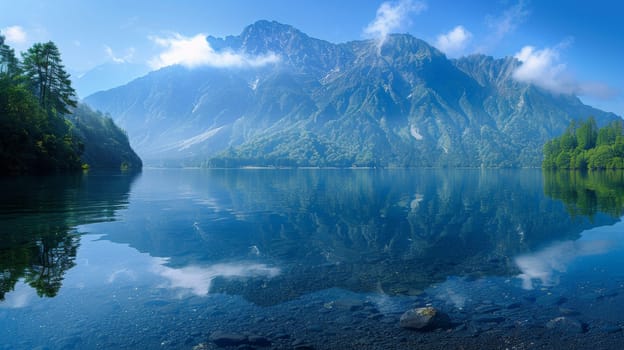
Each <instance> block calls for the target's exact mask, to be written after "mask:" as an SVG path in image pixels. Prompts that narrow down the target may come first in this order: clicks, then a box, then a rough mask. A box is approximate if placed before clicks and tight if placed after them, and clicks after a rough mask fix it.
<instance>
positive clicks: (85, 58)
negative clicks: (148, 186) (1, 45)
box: [0, 0, 624, 116]
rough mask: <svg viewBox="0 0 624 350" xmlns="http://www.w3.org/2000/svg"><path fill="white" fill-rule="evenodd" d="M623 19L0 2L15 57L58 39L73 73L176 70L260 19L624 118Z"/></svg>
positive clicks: (544, 12) (579, 6)
mask: <svg viewBox="0 0 624 350" xmlns="http://www.w3.org/2000/svg"><path fill="white" fill-rule="evenodd" d="M622 13H624V5H620V4H619V2H618V1H613V0H594V1H575V0H568V1H563V0H549V1H537V0H533V1H530V0H500V1H496V0H490V1H486V0H471V1H469V0H465V1H463V0H421V1H419V0H398V1H388V2H383V1H367V0H341V1H335V0H332V1H330V0H315V1H302V0H262V1H261V0H227V1H226V0H210V1H199V0H198V1H192V0H187V1H173V0H167V1H164V0H163V1H158V0H150V1H127V0H126V1H121V0H107V1H96V0H55V1H46V0H20V1H15V0H0V31H1V32H2V34H4V35H5V36H6V37H7V39H9V40H8V41H9V44H10V45H11V46H12V47H14V48H15V49H16V50H17V51H18V52H19V51H24V50H26V49H27V48H28V47H29V46H30V45H32V44H33V43H34V42H41V41H47V40H52V41H54V42H55V43H56V44H57V45H58V46H59V48H60V49H61V53H62V55H63V60H64V63H65V65H66V67H67V68H68V70H69V71H70V72H71V73H72V75H73V76H79V75H81V74H83V73H85V72H87V71H89V70H91V69H93V68H95V67H97V66H99V65H101V64H104V63H117V64H123V63H134V64H140V65H144V66H145V69H146V70H149V69H155V68H156V67H160V66H163V65H166V64H168V63H172V62H173V63H175V62H176V59H179V58H177V57H178V56H176V55H183V54H185V52H186V53H188V51H184V52H173V51H175V50H176V48H179V47H180V45H177V44H179V43H180V42H181V43H184V44H185V45H186V46H184V47H186V48H187V49H188V48H192V47H193V46H192V45H193V42H192V41H191V39H192V38H194V37H196V36H197V35H199V34H202V35H213V36H217V37H222V36H226V35H238V34H239V33H240V32H241V31H242V30H243V28H244V27H245V26H246V25H249V24H251V23H253V22H255V21H257V20H260V19H268V20H276V21H278V22H282V23H286V24H290V25H293V26H295V27H296V28H298V29H300V30H301V31H303V32H304V33H306V34H308V35H310V36H312V37H316V38H319V39H324V40H327V41H330V42H334V43H340V42H345V41H350V40H361V39H367V38H374V37H379V36H383V35H384V34H385V33H386V32H388V33H393V32H399V33H410V34H412V35H414V36H416V37H418V38H421V39H423V40H426V41H427V42H429V43H430V44H432V45H434V46H436V47H438V48H439V49H441V50H442V51H444V52H445V53H446V54H447V56H449V57H459V56H462V55H467V54H472V53H483V54H487V55H491V56H494V57H497V58H499V57H504V56H516V57H518V58H519V59H521V61H523V67H524V68H523V70H519V71H518V72H516V73H517V78H518V79H519V80H524V81H529V82H532V83H535V84H537V85H540V86H542V87H544V88H547V89H550V90H552V91H555V92H558V93H575V94H577V95H580V96H581V98H582V99H583V101H584V102H586V103H588V104H590V105H593V106H596V107H599V108H602V109H605V110H608V111H612V112H615V113H617V114H619V115H621V116H624V73H622V71H623V70H622V69H621V68H620V65H621V63H620V62H621V61H622V58H623V57H624V41H623V40H622V36H623V34H624V29H623V28H622V24H621V23H622ZM189 45H190V46H189ZM203 49H205V50H210V48H205V47H204V48H203ZM205 50H204V51H205ZM212 54H214V52H212ZM172 57H173V58H172Z"/></svg>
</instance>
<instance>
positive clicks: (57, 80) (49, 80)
mask: <svg viewBox="0 0 624 350" xmlns="http://www.w3.org/2000/svg"><path fill="white" fill-rule="evenodd" d="M22 56H23V57H22V69H23V71H24V74H25V75H26V78H27V84H28V86H29V87H30V89H31V91H32V92H33V94H34V95H35V96H37V98H38V99H39V104H40V105H41V106H42V107H43V109H45V110H46V111H47V112H48V113H50V112H53V113H54V112H56V113H59V114H69V112H70V110H69V108H70V107H76V101H75V100H74V98H75V95H76V92H75V90H74V89H73V88H72V86H71V81H70V79H69V74H68V73H67V72H65V68H64V67H63V64H62V61H61V54H60V52H59V50H58V48H57V47H56V45H55V44H54V43H53V42H51V41H49V42H47V43H45V44H42V43H37V44H34V45H33V46H32V47H31V48H30V49H28V51H27V52H26V53H24V54H22Z"/></svg>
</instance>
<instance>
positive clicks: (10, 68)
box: [0, 35, 20, 79]
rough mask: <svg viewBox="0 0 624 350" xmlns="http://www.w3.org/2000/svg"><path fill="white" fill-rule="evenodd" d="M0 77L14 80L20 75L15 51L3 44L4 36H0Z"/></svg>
mask: <svg viewBox="0 0 624 350" xmlns="http://www.w3.org/2000/svg"><path fill="white" fill-rule="evenodd" d="M0 75H2V76H4V77H8V78H9V79H14V78H16V77H17V76H19V75H20V69H19V62H18V61H17V57H15V51H13V49H12V48H10V47H9V46H8V45H6V44H5V43H4V36H2V35H0Z"/></svg>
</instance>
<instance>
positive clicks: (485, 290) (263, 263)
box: [0, 169, 624, 349]
mask: <svg viewBox="0 0 624 350" xmlns="http://www.w3.org/2000/svg"><path fill="white" fill-rule="evenodd" d="M0 190H1V191H2V193H3V195H2V200H1V203H0V235H1V236H0V238H1V239H0V293H1V294H0V297H1V298H2V301H0V348H3V347H4V348H7V349H32V348H37V347H39V348H40V349H44V348H48V349H71V348H75V349H89V348H137V349H142V348H163V349H170V348H171V349H178V348H180V349H191V348H196V349H209V348H217V347H218V345H219V344H218V342H217V343H215V342H214V339H215V332H227V333H234V335H237V336H240V337H242V338H240V337H239V338H240V339H243V340H241V342H239V343H237V344H235V345H233V348H237V347H239V346H240V347H245V346H246V347H248V348H254V347H255V348H270V347H273V348H284V349H286V348H297V347H299V348H301V349H303V348H305V346H308V347H309V348H317V349H321V348H362V347H369V348H412V347H414V346H418V347H420V348H436V347H439V348H444V347H446V348H460V347H464V348H507V347H509V348H540V346H542V347H545V348H548V347H550V348H552V347H558V346H559V345H561V346H564V345H565V342H566V341H568V342H570V343H575V344H581V343H582V341H583V339H588V340H587V342H588V344H592V342H593V344H595V341H596V339H599V340H600V341H602V342H604V343H598V345H594V347H595V348H596V347H597V348H615V347H612V345H611V344H618V342H620V343H621V341H622V339H623V338H622V328H621V327H622V326H623V325H624V270H623V269H622V268H621V266H624V243H622V242H624V240H623V238H624V237H623V235H624V225H623V224H622V223H621V221H620V218H621V215H622V212H623V209H624V175H623V174H622V173H593V174H585V175H582V174H574V173H572V174H570V173H556V174H549V173H546V174H542V172H541V171H539V170H513V171H512V170H335V169H327V170H267V169H257V170H253V169H244V170H151V169H150V170H145V171H143V173H141V174H102V173H92V174H89V175H85V176H78V177H36V178H35V177H33V178H28V177H22V178H4V179H0ZM425 305H433V306H435V307H437V308H439V309H440V310H443V311H444V312H446V313H447V314H449V316H450V317H451V320H452V321H453V325H452V327H450V328H448V329H442V330H435V331H432V332H418V331H413V330H408V329H403V328H401V327H400V326H399V318H400V316H401V314H403V312H405V311H406V310H408V309H410V308H413V307H417V306H425ZM557 317H565V318H566V319H568V320H571V322H572V323H564V324H563V326H560V325H559V326H557V325H556V326H552V325H553V323H552V322H551V323H550V324H549V321H552V320H553V319H556V318H557ZM577 325H578V326H579V327H576V326H577ZM211 335H212V338H211ZM250 336H252V337H250ZM253 336H257V337H256V338H253ZM240 339H239V340H240ZM566 339H567V340H566ZM558 342H560V343H558ZM536 344H537V345H536ZM600 344H602V345H600Z"/></svg>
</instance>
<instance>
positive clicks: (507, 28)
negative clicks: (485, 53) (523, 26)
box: [486, 0, 529, 40]
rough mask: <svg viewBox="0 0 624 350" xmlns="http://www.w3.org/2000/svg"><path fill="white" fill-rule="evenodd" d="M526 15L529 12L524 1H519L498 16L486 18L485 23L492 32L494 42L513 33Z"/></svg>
mask: <svg viewBox="0 0 624 350" xmlns="http://www.w3.org/2000/svg"><path fill="white" fill-rule="evenodd" d="M528 15H529V10H528V9H527V7H526V4H525V2H524V0H520V1H518V3H517V4H515V5H513V6H511V7H509V8H508V9H507V10H505V11H504V12H503V13H502V14H501V15H500V16H498V17H493V16H488V17H486V22H487V24H488V27H490V29H491V30H492V33H493V38H494V40H501V39H502V38H503V37H504V36H505V35H507V34H508V33H510V32H513V31H514V30H515V29H516V28H517V27H518V25H520V23H522V22H523V21H524V19H525V18H526V17H528Z"/></svg>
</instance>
